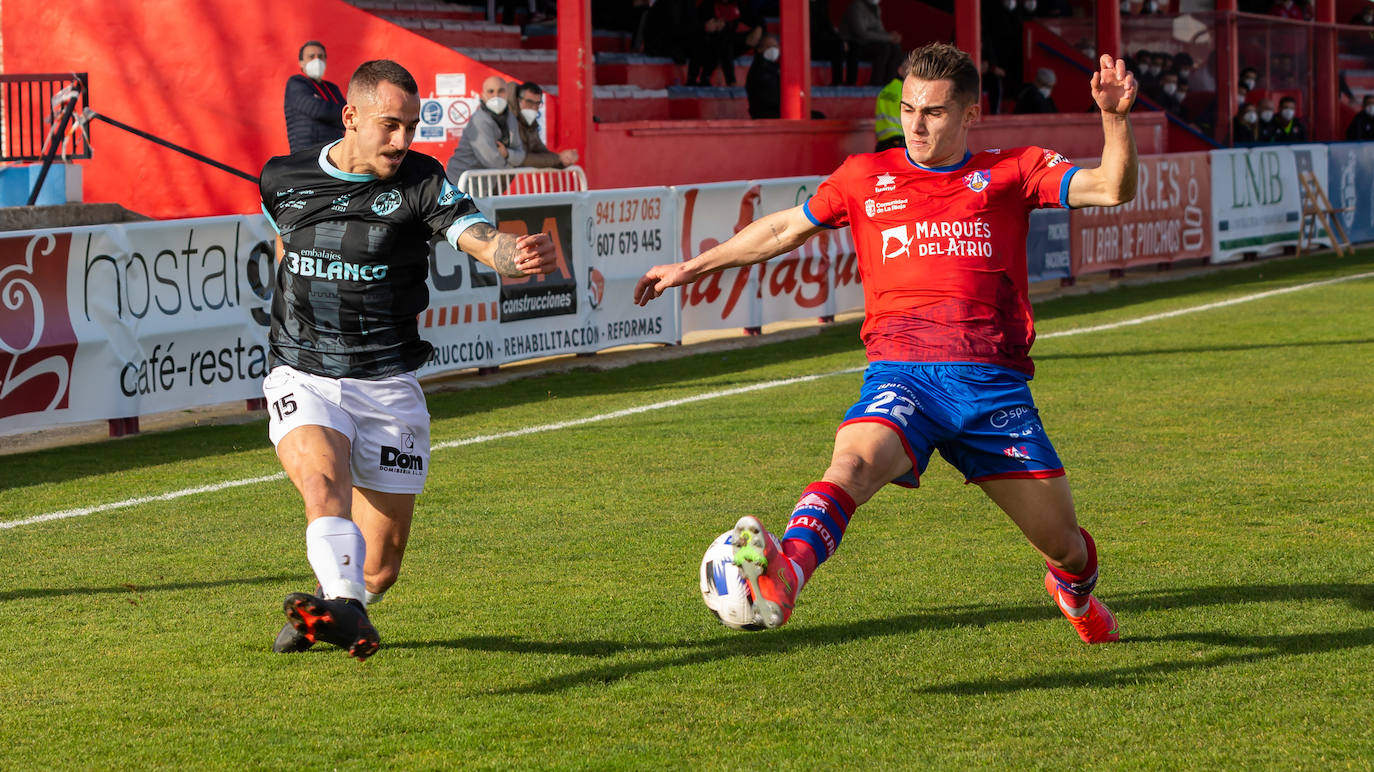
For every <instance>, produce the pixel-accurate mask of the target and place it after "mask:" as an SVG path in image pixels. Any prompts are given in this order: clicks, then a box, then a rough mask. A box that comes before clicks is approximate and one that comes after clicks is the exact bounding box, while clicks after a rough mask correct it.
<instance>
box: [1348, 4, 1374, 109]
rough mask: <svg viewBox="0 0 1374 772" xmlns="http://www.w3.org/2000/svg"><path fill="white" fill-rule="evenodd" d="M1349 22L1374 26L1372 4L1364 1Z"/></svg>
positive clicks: (1373, 7)
mask: <svg viewBox="0 0 1374 772" xmlns="http://www.w3.org/2000/svg"><path fill="white" fill-rule="evenodd" d="M1350 23H1351V24H1358V25H1360V26H1361V27H1374V5H1370V4H1369V3H1365V4H1364V7H1363V8H1361V9H1360V12H1359V13H1357V14H1355V16H1354V17H1353V18H1351V19H1350ZM1366 98H1368V97H1366Z"/></svg>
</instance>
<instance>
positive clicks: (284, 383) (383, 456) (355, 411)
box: [262, 365, 429, 493]
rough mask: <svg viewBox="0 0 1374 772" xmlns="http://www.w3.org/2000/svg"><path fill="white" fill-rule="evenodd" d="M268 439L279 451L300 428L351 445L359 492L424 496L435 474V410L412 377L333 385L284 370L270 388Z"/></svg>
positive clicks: (266, 387)
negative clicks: (322, 431) (330, 432)
mask: <svg viewBox="0 0 1374 772" xmlns="http://www.w3.org/2000/svg"><path fill="white" fill-rule="evenodd" d="M262 395H263V396H264V397H266V398H267V415H268V426H267V433H268V436H270V437H271V438H272V445H273V446H276V445H277V444H278V443H280V442H281V440H282V438H283V437H285V436H286V435H287V433H288V432H290V431H291V430H292V429H295V428H296V427H298V426H325V427H328V428H330V429H334V430H335V431H338V432H340V433H341V434H343V435H344V436H345V437H347V438H348V442H349V445H350V447H351V450H352V452H351V458H350V466H351V467H352V469H353V485H355V486H356V487H359V488H370V489H372V490H376V491H382V492H383V493H419V492H420V491H422V490H424V487H425V477H426V476H428V474H429V409H428V408H427V407H426V406H425V393H424V390H422V389H421V388H420V382H419V381H417V380H415V376H414V374H412V373H406V374H404V375H393V376H391V377H390V378H381V379H378V380H375V381H373V380H362V379H360V378H326V377H324V376H322V375H311V374H310V373H304V372H301V371H300V370H297V369H295V368H294V367H289V366H287V365H278V366H277V367H274V368H272V372H270V373H268V374H267V377H266V378H265V379H263V382H262Z"/></svg>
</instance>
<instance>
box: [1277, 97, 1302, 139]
mask: <svg viewBox="0 0 1374 772" xmlns="http://www.w3.org/2000/svg"><path fill="white" fill-rule="evenodd" d="M1269 125H1270V126H1272V127H1273V129H1274V139H1273V141H1274V142H1281V143H1284V144H1290V143H1294V142H1306V141H1307V127H1306V126H1303V125H1302V121H1301V120H1299V119H1298V100H1296V99H1294V98H1293V97H1284V98H1283V99H1280V100H1279V114H1278V115H1277V116H1275V117H1274V119H1273V121H1271V122H1270V124H1269Z"/></svg>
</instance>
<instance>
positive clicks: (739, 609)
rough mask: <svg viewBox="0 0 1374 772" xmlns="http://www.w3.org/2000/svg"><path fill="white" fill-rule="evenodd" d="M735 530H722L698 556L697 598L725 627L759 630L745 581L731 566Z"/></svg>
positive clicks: (747, 583)
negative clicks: (699, 590) (699, 562)
mask: <svg viewBox="0 0 1374 772" xmlns="http://www.w3.org/2000/svg"><path fill="white" fill-rule="evenodd" d="M734 541H735V532H734V531H726V532H725V533H723V534H721V535H720V536H717V537H716V540H715V541H713V542H711V546H710V547H707V548H706V554H705V555H704V556H702V558H701V598H702V600H704V601H706V608H708V609H710V610H711V613H712V614H715V615H716V618H717V619H719V620H720V623H721V624H723V625H725V626H726V627H730V628H733V629H735V630H760V629H762V628H763V624H762V621H761V619H760V618H759V616H758V614H757V613H756V612H755V611H754V602H753V601H752V600H750V598H749V581H748V580H747V579H745V578H744V575H743V574H741V573H740V571H739V568H737V567H736V566H735V560H734V557H735V545H734Z"/></svg>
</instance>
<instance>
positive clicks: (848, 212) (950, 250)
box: [803, 147, 1078, 375]
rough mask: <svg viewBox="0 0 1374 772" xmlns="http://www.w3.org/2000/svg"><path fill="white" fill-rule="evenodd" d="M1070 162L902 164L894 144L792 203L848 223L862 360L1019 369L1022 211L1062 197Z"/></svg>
mask: <svg viewBox="0 0 1374 772" xmlns="http://www.w3.org/2000/svg"><path fill="white" fill-rule="evenodd" d="M1076 171H1078V167H1077V166H1075V165H1073V164H1072V163H1070V162H1069V161H1068V160H1067V159H1065V158H1064V156H1062V155H1060V154H1058V153H1056V152H1054V151H1053V150H1046V149H1044V148H1040V147H1019V148H1013V149H1010V150H985V151H983V152H981V153H972V154H966V155H965V156H964V160H963V161H961V162H959V163H957V164H954V165H952V166H938V167H923V166H917V165H916V164H914V163H912V161H911V160H910V158H909V157H908V156H907V154H906V150H905V149H904V148H896V149H893V150H886V151H883V152H881V153H870V154H865V155H855V156H850V157H849V158H848V159H846V160H845V162H844V163H843V164H842V165H841V166H840V168H839V169H836V170H835V173H834V174H831V175H830V177H829V178H828V179H826V180H825V182H822V183H821V184H820V186H819V187H818V188H817V189H816V194H815V195H814V196H812V197H811V198H810V199H809V200H808V201H807V202H806V203H805V204H804V205H803V210H804V211H805V212H806V216H807V217H809V218H810V219H811V222H813V223H815V224H816V225H820V226H824V227H827V228H840V227H843V226H845V225H849V226H852V228H853V230H852V232H853V236H854V246H855V251H856V252H858V260H859V276H860V278H861V279H862V281H863V287H864V309H865V319H864V326H863V331H862V333H861V337H862V338H863V342H864V347H865V348H866V349H867V351H868V359H869V361H872V362H877V361H897V362H983V363H987V364H994V365H1000V366H1002V367H1010V368H1013V369H1015V370H1019V371H1021V372H1024V373H1026V374H1027V375H1031V374H1033V373H1034V370H1035V368H1034V365H1032V364H1031V360H1030V348H1031V343H1032V342H1034V340H1035V325H1034V320H1033V318H1032V316H1031V306H1030V295H1029V291H1028V286H1027V285H1028V279H1027V276H1026V230H1027V227H1028V225H1029V219H1030V212H1031V210H1032V209H1038V208H1043V207H1064V206H1067V202H1068V196H1069V179H1070V178H1071V177H1072V176H1073V174H1074V172H1076Z"/></svg>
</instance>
